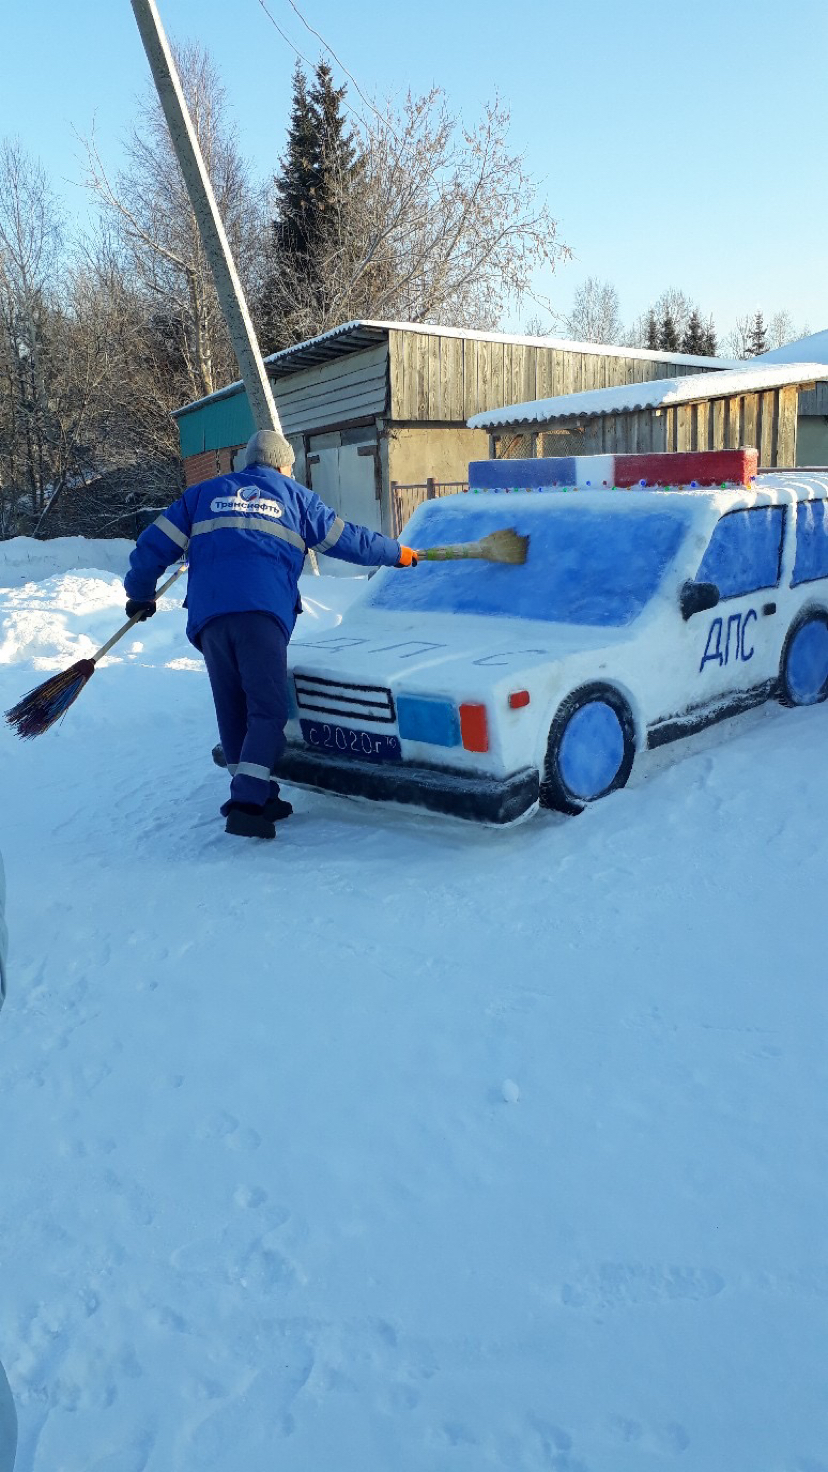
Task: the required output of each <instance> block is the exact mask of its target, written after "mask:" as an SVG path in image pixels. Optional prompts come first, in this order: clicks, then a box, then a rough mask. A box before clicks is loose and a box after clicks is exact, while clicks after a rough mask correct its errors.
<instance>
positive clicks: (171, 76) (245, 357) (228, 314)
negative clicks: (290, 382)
mask: <svg viewBox="0 0 828 1472" xmlns="http://www.w3.org/2000/svg"><path fill="white" fill-rule="evenodd" d="M131 3H132V9H133V12H134V14H135V19H136V21H137V22H138V30H139V31H140V32H141V40H142V41H143V43H144V50H145V51H146V53H147V61H148V62H149V64H150V71H151V72H152V76H153V81H154V82H155V87H156V91H157V92H158V98H159V101H160V103H161V106H162V108H163V109H164V116H165V118H166V119H167V127H168V128H169V130H170V138H171V139H172V145H173V148H174V149H175V152H176V156H177V158H178V162H179V164H180V165H181V172H182V174H183V176H184V183H185V185H186V188H187V193H188V194H189V196H190V204H191V205H192V207H193V213H194V214H195V217H196V223H197V225H198V229H199V234H200V235H201V240H202V244H203V246H204V252H205V254H206V256H207V260H208V261H209V263H210V270H211V271H212V273H213V281H214V282H215V286H216V295H217V296H218V299H219V306H220V307H221V311H222V315H223V317H224V320H225V322H226V323H227V329H228V331H229V333H230V341H231V342H232V344H233V351H234V352H235V354H236V357H237V358H238V361H239V371H240V373H241V377H242V382H243V384H244V387H245V390H246V393H247V402H248V404H249V405H250V411H251V413H252V415H253V423H254V425H255V426H256V428H257V429H275V430H276V431H277V432H278V433H279V434H281V433H282V426H281V424H280V422H279V412H278V410H277V408H276V400H275V399H274V397H273V390H272V388H271V387H270V379H269V378H268V376H267V370H266V369H265V365H264V362H263V361H262V354H261V350H260V348H259V344H258V342H257V341H256V333H255V330H254V327H253V322H252V319H251V316H250V312H249V311H248V307H247V302H246V301H245V297H244V292H243V291H242V284H241V282H240V280H239V274H238V272H237V270H236V267H235V263H234V261H233V256H232V253H231V251H230V242H229V241H228V239H227V234H226V232H225V229H224V224H223V222H222V218H221V215H220V214H219V212H218V205H217V204H216V196H215V195H214V193H213V186H212V184H211V183H210V176H209V175H208V173H207V170H206V168H205V166H204V159H203V158H202V154H201V149H200V147H199V142H198V138H197V137H196V132H195V128H194V127H193V124H192V119H191V118H190V113H189V109H188V107H187V103H186V100H185V98H184V93H183V90H182V87H181V80H180V78H179V75H178V69H177V67H176V65H175V61H174V60H173V54H172V51H171V50H170V43H169V41H168V40H167V37H166V35H165V34H164V27H163V26H162V24H161V17H160V15H159V14H158V7H157V6H156V4H155V0H131ZM308 561H309V562H310V565H311V571H312V572H314V573H315V574H316V576H317V577H318V576H319V563H318V561H317V558H316V553H315V552H314V551H312V550H311V551H309V552H308Z"/></svg>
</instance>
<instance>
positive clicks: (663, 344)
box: [658, 307, 679, 353]
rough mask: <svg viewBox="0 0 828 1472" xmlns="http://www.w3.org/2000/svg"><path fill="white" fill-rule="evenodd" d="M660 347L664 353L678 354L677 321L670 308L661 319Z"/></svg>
mask: <svg viewBox="0 0 828 1472" xmlns="http://www.w3.org/2000/svg"><path fill="white" fill-rule="evenodd" d="M658 345H659V348H660V349H661V351H662V352H663V353H677V352H678V345H679V343H678V333H677V332H676V324H675V320H674V318H673V314H672V312H671V311H670V309H669V307H668V308H667V311H666V312H665V313H664V316H663V317H662V319H661V326H660V328H659V331H658Z"/></svg>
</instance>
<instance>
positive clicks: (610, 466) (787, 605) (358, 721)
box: [278, 451, 828, 823]
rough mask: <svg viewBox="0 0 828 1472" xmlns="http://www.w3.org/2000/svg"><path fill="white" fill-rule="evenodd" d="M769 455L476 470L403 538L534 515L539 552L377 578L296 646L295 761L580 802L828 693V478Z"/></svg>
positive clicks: (529, 806) (377, 790)
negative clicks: (774, 702)
mask: <svg viewBox="0 0 828 1472" xmlns="http://www.w3.org/2000/svg"><path fill="white" fill-rule="evenodd" d="M756 458H757V457H756V452H755V451H733V452H710V451H707V452H699V453H694V454H674V455H670V456H665V455H656V456H614V457H612V456H600V457H577V458H573V459H569V460H557V461H555V460H545V461H541V460H534V461H523V462H517V461H513V462H497V461H495V462H479V463H477V464H472V465H471V466H470V487H469V491H468V492H465V493H463V494H461V495H454V496H450V497H445V498H442V499H436V500H431V501H427V502H426V503H425V504H423V505H421V506H420V507H418V509H417V510H416V512H415V514H414V516H413V517H412V518H411V520H410V521H409V523H408V525H407V526H406V528H405V529H404V532H403V534H402V537H403V540H404V541H405V542H406V543H407V544H408V545H410V546H413V547H429V546H436V545H438V544H444V543H461V542H468V541H473V540H477V539H479V538H480V537H482V536H485V535H486V534H487V533H489V532H492V531H494V530H497V529H498V528H502V527H514V528H515V529H516V530H517V531H518V532H519V533H521V534H523V535H528V536H529V538H530V541H529V548H528V555H527V559H526V562H525V564H524V565H523V566H520V567H515V566H499V565H494V564H491V563H486V562H476V561H458V562H443V563H424V562H421V563H420V564H419V566H417V567H416V568H412V569H411V571H410V572H406V573H405V574H401V573H400V572H395V571H389V570H386V569H383V570H382V571H380V572H378V573H377V574H375V575H374V576H373V577H371V578H370V579H369V580H367V582H366V585H365V588H364V590H363V591H362V592H361V593H360V594H359V595H358V596H357V598H356V599H355V601H354V602H353V603H352V604H351V605H350V607H349V608H348V609H347V611H346V613H345V614H344V616H343V618H342V621H341V623H340V624H339V626H338V627H337V628H336V629H335V630H332V631H329V632H327V633H325V634H323V635H321V636H319V637H316V638H310V639H304V640H301V641H298V642H295V643H294V644H293V645H292V646H291V649H290V671H291V678H290V685H291V699H292V705H291V712H290V719H289V722H288V725H287V728H286V735H287V740H288V746H287V750H286V753H285V756H284V759H283V760H282V761H281V762H280V764H279V767H278V771H279V774H280V775H282V776H284V778H285V779H286V780H288V781H292V782H294V783H297V784H299V785H304V786H309V787H313V788H316V789H320V788H321V789H326V790H329V791H334V792H339V793H345V794H352V795H362V796H365V797H369V798H377V799H385V800H390V801H396V802H400V803H410V804H414V805H417V806H419V807H423V808H428V809H433V810H439V811H443V812H446V813H451V814H455V815H458V816H461V817H465V818H472V819H477V820H479V821H484V822H489V823H508V822H511V821H514V820H515V819H517V818H520V817H522V816H524V815H526V814H527V813H529V812H531V811H532V810H533V809H534V808H536V807H537V806H538V805H539V804H540V805H541V806H545V807H549V808H553V809H557V810H558V811H561V812H564V813H577V812H579V811H581V810H582V809H583V808H584V807H585V806H586V805H587V804H589V803H592V802H594V801H596V800H597V799H598V798H601V797H603V796H605V795H606V794H607V793H610V792H613V791H615V790H617V789H618V788H620V787H623V785H624V784H625V783H626V781H627V779H628V777H629V775H630V772H631V769H632V766H633V761H634V759H635V756H636V753H637V752H639V751H641V750H642V749H644V748H647V747H649V748H652V747H657V746H660V745H662V744H664V743H666V742H669V741H673V740H675V739H676V738H678V737H681V736H683V735H686V734H688V733H690V732H692V731H696V730H699V729H700V728H702V727H703V726H705V725H707V724H709V723H711V722H714V721H717V720H720V719H721V718H723V717H724V716H727V715H731V714H734V713H736V712H739V711H742V710H745V709H746V708H748V707H749V706H752V705H756V704H759V703H760V702H762V701H764V700H767V699H769V698H774V697H775V698H778V699H780V700H781V701H782V702H783V703H786V704H790V705H808V704H813V703H815V702H817V701H821V700H824V699H825V697H826V694H828V517H827V516H826V497H828V474H826V476H825V477H824V478H823V477H816V476H813V475H810V474H805V473H797V472H789V473H781V472H780V473H774V474H767V475H762V476H757V475H756V474H755V471H756ZM504 467H505V468H504ZM498 479H499V480H500V481H501V482H502V484H500V485H498V484H496V483H495V484H494V485H493V484H492V481H493V480H494V481H495V482H497V480H498ZM507 479H508V482H509V484H508V485H507V484H506V483H505V482H506V480H507ZM711 480H714V481H715V484H714V485H711V483H710V482H711Z"/></svg>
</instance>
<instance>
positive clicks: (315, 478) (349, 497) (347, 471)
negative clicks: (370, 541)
mask: <svg viewBox="0 0 828 1472" xmlns="http://www.w3.org/2000/svg"><path fill="white" fill-rule="evenodd" d="M362 448H364V449H367V448H368V447H367V446H364V447H362ZM359 450H360V446H359V445H336V446H334V445H331V446H328V447H325V448H322V447H320V448H319V449H318V450H317V449H313V451H312V453H313V454H316V455H318V456H319V458H318V460H316V461H312V462H311V465H310V472H311V474H310V480H311V485H312V487H313V489H314V490H315V491H316V494H317V495H318V496H321V497H322V500H323V501H325V502H327V504H328V506H330V507H332V509H333V510H334V511H335V512H336V513H337V515H339V516H341V517H343V518H344V520H345V521H355V522H357V523H358V524H359V525H360V526H367V527H369V528H370V530H371V531H374V532H378V531H381V530H382V526H381V510H382V508H381V506H380V503H379V501H378V500H377V494H376V488H375V481H374V456H373V454H369V455H365V454H362V455H360V453H359Z"/></svg>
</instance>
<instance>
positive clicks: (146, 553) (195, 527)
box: [124, 429, 417, 838]
mask: <svg viewBox="0 0 828 1472" xmlns="http://www.w3.org/2000/svg"><path fill="white" fill-rule="evenodd" d="M293 461H294V453H293V449H292V447H291V445H290V444H289V443H288V441H287V440H286V439H285V438H284V436H283V435H281V434H277V433H276V432H275V431H274V430H270V429H263V430H259V431H258V433H257V434H254V436H253V438H252V439H251V440H250V441H249V443H248V445H247V449H246V450H245V455H244V466H245V468H244V469H243V470H240V471H236V472H235V473H234V474H232V475H221V476H217V477H216V478H215V479H214V480H205V481H202V482H201V483H200V485H196V486H190V488H189V490H187V491H185V492H184V495H183V496H180V497H179V499H178V500H177V501H174V502H173V504H172V506H170V507H168V509H167V510H166V511H165V512H164V513H163V514H162V515H161V516H159V517H158V519H157V521H155V522H153V524H152V526H150V527H147V529H146V531H144V532H142V533H141V536H140V537H139V538H138V541H137V544H136V547H135V551H134V552H133V553H132V556H131V557H130V560H129V563H130V566H129V572H128V573H127V575H126V578H125V579H124V587H125V589H126V592H127V597H128V602H127V605H126V611H127V616H128V617H129V618H132V616H133V615H134V614H136V613H141V614H142V615H143V617H144V618H150V617H151V616H152V615H153V614H154V613H155V587H156V583H157V581H158V578H159V577H160V575H161V573H162V572H163V571H164V569H165V568H166V567H169V565H170V563H171V562H176V561H177V560H178V559H179V558H181V557H183V556H185V555H186V557H187V559H188V562H189V587H188V592H187V610H188V618H187V637H188V639H189V640H190V641H191V643H193V644H195V646H196V648H197V649H200V650H201V653H202V654H203V656H204V661H205V663H206V665H207V673H208V675H209V676H210V684H211V687H212V691H213V700H214V703H215V707H216V717H217V720H218V728H219V735H220V737H221V744H222V747H223V748H224V754H225V757H226V759H227V766H228V770H229V771H230V773H231V777H232V781H231V784H230V800H229V802H227V803H225V804H224V807H223V808H222V810H221V811H222V815H223V816H225V817H226V819H227V823H226V831H227V832H228V833H236V834H239V835H241V836H243V837H247V838H273V836H274V834H275V820H277V819H278V818H284V817H288V816H289V815H290V813H291V812H292V811H293V809H292V808H291V806H290V803H287V802H284V801H283V800H282V799H281V798H280V797H279V788H278V784H277V783H276V782H275V780H274V779H273V778H272V777H271V772H272V770H273V767H274V766H275V764H276V762H277V761H278V759H279V757H280V756H281V754H282V751H283V750H284V744H285V738H284V728H285V722H286V721H287V717H288V694H287V645H288V641H289V639H290V636H291V634H292V633H293V628H294V625H295V623H296V617H297V614H299V613H301V611H302V603H301V599H300V597H299V586H298V585H299V576H300V574H301V572H302V567H303V564H304V560H305V554H306V552H308V551H309V550H310V549H314V550H315V551H317V552H325V553H327V555H328V556H329V557H339V558H342V560H343V561H345V562H356V563H358V564H360V565H361V566H362V567H411V566H412V565H414V564H415V563H416V561H417V558H416V555H415V554H414V553H413V552H412V550H411V549H410V548H409V547H401V546H400V543H399V542H397V541H394V540H392V538H390V537H384V536H383V535H382V534H381V533H380V532H372V531H369V530H368V529H367V527H361V526H355V525H353V523H351V522H349V521H343V520H342V518H341V517H340V516H337V514H336V512H335V511H332V510H331V508H330V506H326V505H325V503H324V502H323V501H321V500H320V498H319V497H318V496H317V495H315V494H314V492H313V491H309V490H307V488H306V487H305V486H301V485H299V484H298V483H297V482H296V481H295V480H292V479H291V476H290V471H291V469H292V468H293Z"/></svg>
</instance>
